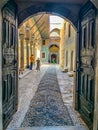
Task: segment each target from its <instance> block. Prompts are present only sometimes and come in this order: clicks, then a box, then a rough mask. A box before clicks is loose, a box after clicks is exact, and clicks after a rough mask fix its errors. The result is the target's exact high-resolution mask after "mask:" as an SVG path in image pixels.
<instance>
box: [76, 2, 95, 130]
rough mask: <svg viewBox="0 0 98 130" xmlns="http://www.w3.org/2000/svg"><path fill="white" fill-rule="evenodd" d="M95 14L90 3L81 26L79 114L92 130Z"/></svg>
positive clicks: (83, 15) (85, 7)
mask: <svg viewBox="0 0 98 130" xmlns="http://www.w3.org/2000/svg"><path fill="white" fill-rule="evenodd" d="M95 13H96V9H95V7H94V6H93V5H92V3H90V2H88V3H87V4H86V5H85V6H84V7H83V8H82V9H81V11H80V25H79V68H78V70H79V72H78V76H79V77H78V89H79V112H80V114H81V116H82V118H83V119H84V121H85V122H86V124H87V125H88V127H89V128H90V130H92V128H93V115H94V96H95V92H94V91H95V17H96V16H95Z"/></svg>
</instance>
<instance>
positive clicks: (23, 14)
mask: <svg viewBox="0 0 98 130" xmlns="http://www.w3.org/2000/svg"><path fill="white" fill-rule="evenodd" d="M96 1H97V0H96ZM1 2H2V1H1ZM4 2H6V1H4ZM16 3H17V0H16ZM96 3H97V2H95V5H96V6H97V4H96ZM4 4H5V3H2V6H3V5H4ZM18 4H19V3H18ZM51 4H52V6H51ZM0 6H1V5H0ZM27 6H28V5H27ZM71 8H72V6H70V7H69V6H68V5H66V6H63V4H61V5H59V4H57V3H50V4H49V3H44V4H43V3H42V4H38V3H36V2H35V4H33V5H32V6H28V7H27V9H24V10H21V9H20V10H21V11H20V12H19V13H18V16H19V22H18V23H19V25H20V24H21V23H22V22H23V21H24V20H25V19H26V18H28V17H29V16H31V15H32V12H33V15H34V14H36V13H38V12H44V11H45V12H49V13H55V14H59V15H61V16H63V17H66V18H67V19H69V20H70V21H71V22H72V23H73V25H74V26H75V27H77V25H78V14H75V12H73V13H72V10H71ZM74 8H75V7H74ZM58 9H59V10H58ZM75 9H76V8H75ZM79 9H80V8H77V10H79ZM54 10H57V11H54ZM65 10H66V11H65ZM77 12H78V11H77ZM0 21H1V22H0V31H1V30H2V14H1V10H0ZM96 21H97V19H96ZM96 30H97V29H96ZM96 35H97V34H96ZM0 39H1V41H2V36H1V35H0ZM1 43H2V42H1ZM0 50H1V51H0V52H1V53H2V48H1V47H0ZM1 55H2V54H1ZM0 59H1V61H2V57H0ZM1 65H2V64H0V69H1V70H0V72H1V73H0V79H1V82H0V84H1V86H2V66H1ZM96 70H97V68H96ZM96 80H97V79H96ZM96 82H97V81H96ZM96 85H97V83H96ZM75 91H76V93H75V94H76V95H77V92H78V88H75ZM96 91H98V88H97V87H96ZM0 92H2V88H0ZM0 95H1V98H0V100H1V101H0V103H1V105H0V114H1V115H2V94H0ZM96 95H97V94H96ZM96 99H97V96H96ZM95 107H96V108H95V114H97V113H96V112H97V110H98V101H97V100H96V102H95ZM0 120H1V121H2V116H1V117H0ZM94 120H95V122H96V123H95V126H94V128H95V129H96V130H97V129H98V116H95V119H94ZM0 128H1V129H2V124H0Z"/></svg>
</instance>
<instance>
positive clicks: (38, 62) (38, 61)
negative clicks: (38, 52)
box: [36, 58, 40, 71]
mask: <svg viewBox="0 0 98 130" xmlns="http://www.w3.org/2000/svg"><path fill="white" fill-rule="evenodd" d="M36 70H37V71H38V70H39V71H40V59H39V58H38V59H37V60H36Z"/></svg>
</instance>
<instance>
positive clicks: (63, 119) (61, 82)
mask: <svg viewBox="0 0 98 130" xmlns="http://www.w3.org/2000/svg"><path fill="white" fill-rule="evenodd" d="M20 77H21V79H19V106H18V111H17V112H16V114H15V115H14V116H13V119H12V121H11V122H10V124H9V126H8V128H19V127H33V126H66V125H67V126H78V125H84V124H83V122H81V119H80V117H79V115H77V112H76V111H74V109H73V87H74V82H73V80H74V79H73V77H69V76H68V73H63V72H61V70H60V68H59V65H49V64H46V65H42V66H41V70H40V71H38V72H37V71H36V70H35V69H33V71H30V72H29V73H28V74H27V75H26V76H20Z"/></svg>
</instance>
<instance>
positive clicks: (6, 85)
mask: <svg viewBox="0 0 98 130" xmlns="http://www.w3.org/2000/svg"><path fill="white" fill-rule="evenodd" d="M2 18H3V19H2V102H3V129H5V128H6V127H7V125H8V123H9V122H10V120H11V119H12V116H13V114H14V113H15V111H16V109H17V101H18V99H17V97H18V95H17V92H18V82H17V81H18V80H17V77H18V76H17V74H18V73H17V71H18V68H17V67H18V65H17V54H18V53H17V16H16V5H15V4H14V3H13V2H8V3H7V4H6V5H5V6H4V7H3V9H2Z"/></svg>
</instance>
